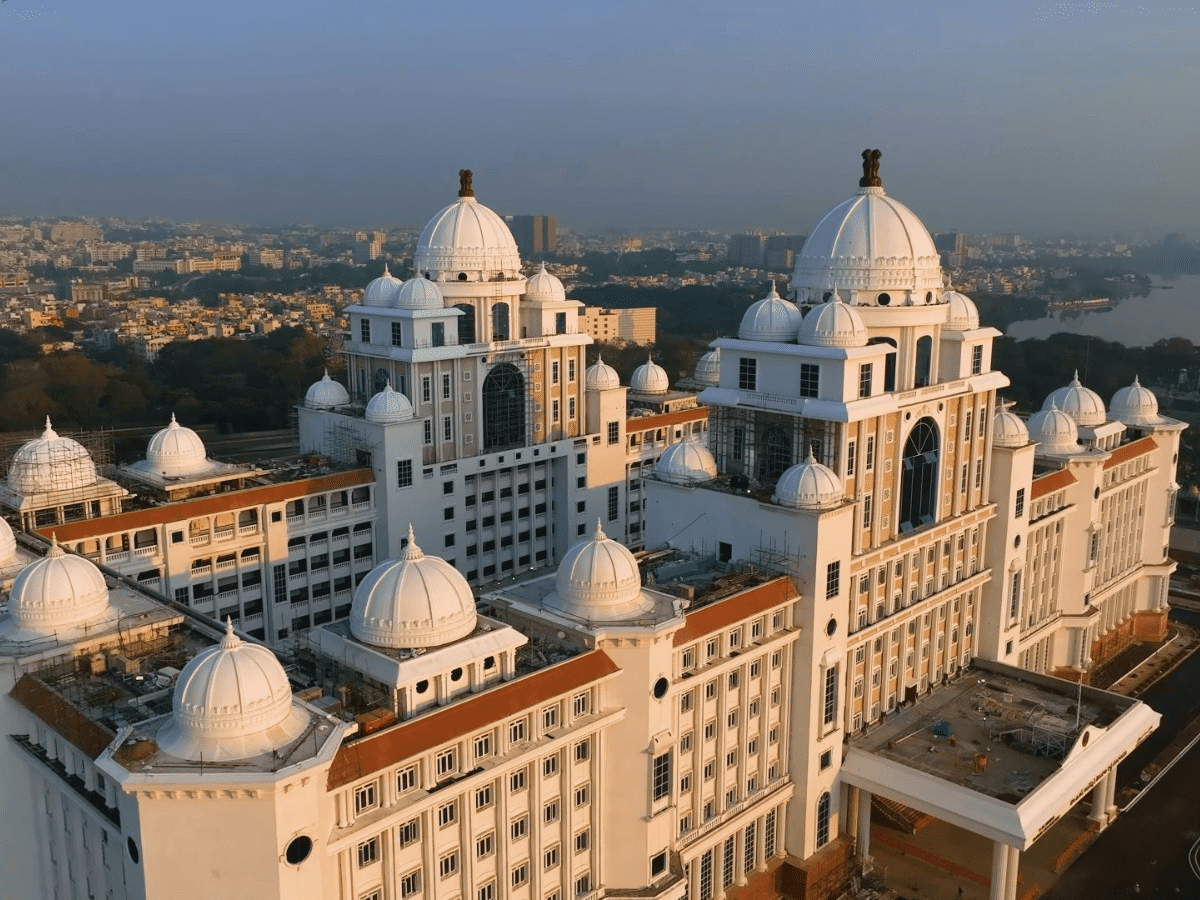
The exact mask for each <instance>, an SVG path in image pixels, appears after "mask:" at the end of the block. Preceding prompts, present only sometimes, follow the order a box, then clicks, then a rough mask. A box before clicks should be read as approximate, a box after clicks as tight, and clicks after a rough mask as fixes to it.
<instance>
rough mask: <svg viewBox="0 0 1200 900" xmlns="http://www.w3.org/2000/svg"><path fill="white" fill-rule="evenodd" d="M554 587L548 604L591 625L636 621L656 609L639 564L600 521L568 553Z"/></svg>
mask: <svg viewBox="0 0 1200 900" xmlns="http://www.w3.org/2000/svg"><path fill="white" fill-rule="evenodd" d="M554 585H555V586H554V592H553V593H552V594H551V595H550V596H548V597H547V598H546V599H545V601H544V603H545V604H546V605H548V606H551V607H553V608H554V609H556V610H560V611H561V612H563V613H566V614H567V615H568V616H570V617H572V618H575V619H580V620H582V621H585V622H589V623H607V622H625V621H629V620H636V619H638V618H641V617H643V616H645V615H646V614H647V613H649V612H650V611H652V610H653V609H654V606H655V604H654V600H653V598H651V597H650V596H648V595H646V594H645V593H644V592H643V591H642V576H641V572H640V571H639V570H638V564H637V560H635V559H634V558H633V554H632V553H630V552H629V550H628V549H627V548H626V547H625V546H624V545H623V544H621V543H619V542H617V541H614V540H613V539H612V538H610V537H609V536H608V535H606V534H605V533H604V529H603V528H602V527H601V526H600V520H599V519H597V520H596V529H595V531H593V532H592V534H591V536H590V537H587V538H584V539H583V540H582V541H580V542H579V543H577V544H576V545H575V546H573V547H572V548H571V549H570V550H569V551H567V554H566V555H565V556H564V557H563V560H562V562H561V563H559V566H558V574H557V575H556V576H555V579H554Z"/></svg>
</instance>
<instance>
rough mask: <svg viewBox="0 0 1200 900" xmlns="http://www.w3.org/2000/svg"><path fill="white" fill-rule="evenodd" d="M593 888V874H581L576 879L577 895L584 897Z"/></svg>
mask: <svg viewBox="0 0 1200 900" xmlns="http://www.w3.org/2000/svg"><path fill="white" fill-rule="evenodd" d="M591 889H592V876H591V875H588V874H583V875H580V876H579V877H578V878H576V879H575V896H576V897H582V896H583V895H584V894H586V893H587V892H588V891H590V890H591Z"/></svg>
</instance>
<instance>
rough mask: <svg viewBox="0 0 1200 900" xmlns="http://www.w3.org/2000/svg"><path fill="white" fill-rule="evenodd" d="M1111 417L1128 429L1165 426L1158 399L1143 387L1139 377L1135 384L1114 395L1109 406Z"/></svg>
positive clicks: (1135, 378) (1134, 379)
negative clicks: (1159, 411)
mask: <svg viewBox="0 0 1200 900" xmlns="http://www.w3.org/2000/svg"><path fill="white" fill-rule="evenodd" d="M1108 409H1109V415H1111V416H1112V418H1113V419H1114V420H1116V421H1118V422H1120V423H1121V424H1122V425H1124V426H1125V427H1126V428H1139V429H1140V428H1146V427H1152V426H1155V425H1161V424H1163V419H1162V418H1161V417H1160V416H1159V414H1158V397H1157V396H1155V394H1154V391H1152V390H1150V389H1149V388H1147V387H1143V386H1142V385H1141V383H1140V382H1139V381H1138V379H1137V376H1136V375H1135V376H1134V378H1133V384H1131V385H1129V387H1123V388H1121V389H1120V390H1118V391H1117V392H1116V393H1115V394H1113V397H1112V402H1110V403H1109V405H1108Z"/></svg>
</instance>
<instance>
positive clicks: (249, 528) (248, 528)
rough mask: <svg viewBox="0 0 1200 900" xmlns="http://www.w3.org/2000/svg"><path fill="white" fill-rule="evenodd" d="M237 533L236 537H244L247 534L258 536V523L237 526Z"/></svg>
mask: <svg viewBox="0 0 1200 900" xmlns="http://www.w3.org/2000/svg"><path fill="white" fill-rule="evenodd" d="M237 532H238V537H245V536H246V535H248V534H258V523H257V522H255V523H253V524H252V525H239V526H238V530H237Z"/></svg>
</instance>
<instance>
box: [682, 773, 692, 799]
mask: <svg viewBox="0 0 1200 900" xmlns="http://www.w3.org/2000/svg"><path fill="white" fill-rule="evenodd" d="M691 789H692V773H691V772H688V773H687V774H686V775H684V776H682V777H681V778H680V779H679V793H681V794H686V793H687V792H688V791H690V790H691Z"/></svg>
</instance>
